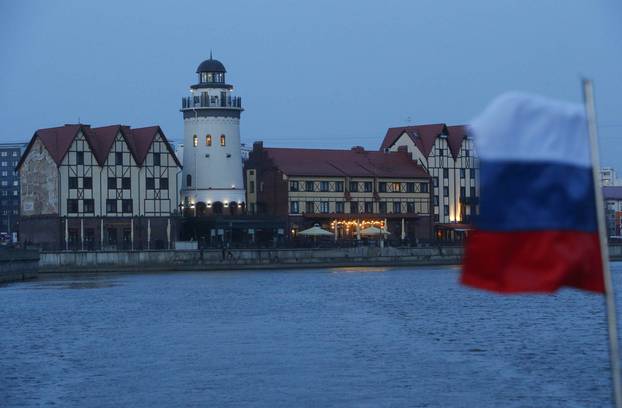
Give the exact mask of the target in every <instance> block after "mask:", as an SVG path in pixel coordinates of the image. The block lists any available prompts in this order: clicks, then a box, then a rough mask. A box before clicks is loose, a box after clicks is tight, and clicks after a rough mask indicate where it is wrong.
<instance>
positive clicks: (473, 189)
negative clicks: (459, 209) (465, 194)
mask: <svg viewBox="0 0 622 408" xmlns="http://www.w3.org/2000/svg"><path fill="white" fill-rule="evenodd" d="M476 195H477V194H475V187H471V197H475V196H476Z"/></svg>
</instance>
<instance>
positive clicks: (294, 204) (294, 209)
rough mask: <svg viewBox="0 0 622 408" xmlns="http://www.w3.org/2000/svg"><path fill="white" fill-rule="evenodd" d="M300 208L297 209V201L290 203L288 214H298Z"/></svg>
mask: <svg viewBox="0 0 622 408" xmlns="http://www.w3.org/2000/svg"><path fill="white" fill-rule="evenodd" d="M298 211H300V208H299V207H298V201H291V202H290V203H289V212H290V214H298Z"/></svg>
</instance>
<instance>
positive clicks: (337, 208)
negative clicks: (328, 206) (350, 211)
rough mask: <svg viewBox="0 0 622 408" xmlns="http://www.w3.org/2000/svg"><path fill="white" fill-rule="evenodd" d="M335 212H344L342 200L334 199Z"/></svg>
mask: <svg viewBox="0 0 622 408" xmlns="http://www.w3.org/2000/svg"><path fill="white" fill-rule="evenodd" d="M335 212H336V213H337V214H343V212H344V205H343V201H335Z"/></svg>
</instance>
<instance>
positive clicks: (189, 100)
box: [181, 95, 242, 110]
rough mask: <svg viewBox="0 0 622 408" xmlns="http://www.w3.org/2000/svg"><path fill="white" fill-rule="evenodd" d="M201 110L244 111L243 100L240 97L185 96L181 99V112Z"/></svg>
mask: <svg viewBox="0 0 622 408" xmlns="http://www.w3.org/2000/svg"><path fill="white" fill-rule="evenodd" d="M201 108H216V109H218V108H221V109H222V108H225V109H242V98H241V97H239V96H227V97H226V98H220V97H215V98H214V97H210V96H205V95H197V96H185V97H183V98H181V110H184V109H201Z"/></svg>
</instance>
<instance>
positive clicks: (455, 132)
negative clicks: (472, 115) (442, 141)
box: [447, 125, 467, 159]
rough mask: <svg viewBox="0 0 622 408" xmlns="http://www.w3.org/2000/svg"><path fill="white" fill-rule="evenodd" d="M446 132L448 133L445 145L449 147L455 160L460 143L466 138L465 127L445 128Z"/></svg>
mask: <svg viewBox="0 0 622 408" xmlns="http://www.w3.org/2000/svg"><path fill="white" fill-rule="evenodd" d="M447 131H448V133H449V135H448V136H447V144H448V145H449V150H450V151H451V155H452V156H453V157H454V159H455V158H456V157H458V154H459V153H460V146H462V141H463V140H464V139H465V138H466V137H467V127H466V126H464V125H456V126H447Z"/></svg>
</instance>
